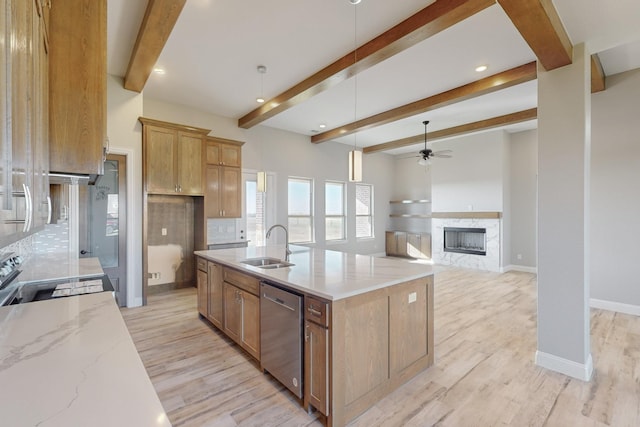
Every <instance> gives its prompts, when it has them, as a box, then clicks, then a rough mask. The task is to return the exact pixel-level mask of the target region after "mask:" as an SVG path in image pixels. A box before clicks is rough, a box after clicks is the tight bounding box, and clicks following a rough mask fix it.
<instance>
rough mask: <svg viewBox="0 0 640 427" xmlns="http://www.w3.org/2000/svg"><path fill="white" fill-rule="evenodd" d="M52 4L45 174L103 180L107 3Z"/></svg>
mask: <svg viewBox="0 0 640 427" xmlns="http://www.w3.org/2000/svg"><path fill="white" fill-rule="evenodd" d="M23 2H24V0H22V1H17V2H14V3H23ZM53 3H54V5H53V7H52V8H51V12H50V18H49V23H50V24H51V25H50V31H49V40H50V46H51V49H50V51H49V72H50V79H49V83H50V101H49V107H50V111H49V116H50V122H49V130H50V136H49V144H50V150H49V151H50V153H49V154H50V159H49V160H50V169H51V170H52V171H54V172H66V173H78V174H98V175H102V173H103V169H104V157H103V153H104V152H103V150H104V147H105V143H106V136H107V55H106V52H107V1H106V0H66V1H55V2H53Z"/></svg>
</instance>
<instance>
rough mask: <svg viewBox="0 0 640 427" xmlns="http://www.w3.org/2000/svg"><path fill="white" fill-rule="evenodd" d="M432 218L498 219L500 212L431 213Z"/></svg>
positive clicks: (500, 216) (500, 215)
mask: <svg viewBox="0 0 640 427" xmlns="http://www.w3.org/2000/svg"><path fill="white" fill-rule="evenodd" d="M431 217H432V218H462V219H464V218H473V219H500V218H502V212H432V213H431Z"/></svg>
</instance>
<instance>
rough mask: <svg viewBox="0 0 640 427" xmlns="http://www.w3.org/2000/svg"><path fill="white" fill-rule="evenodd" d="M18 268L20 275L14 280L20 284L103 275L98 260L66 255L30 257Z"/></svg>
mask: <svg viewBox="0 0 640 427" xmlns="http://www.w3.org/2000/svg"><path fill="white" fill-rule="evenodd" d="M19 268H20V270H22V273H20V275H19V276H18V278H17V279H16V280H17V281H18V282H20V283H25V282H39V281H44V280H47V281H48V280H58V279H70V278H75V277H78V278H80V277H91V276H102V275H103V274H104V272H103V270H102V266H101V265H100V261H99V260H98V258H77V257H72V256H69V255H67V254H42V255H32V256H30V257H29V258H28V259H26V260H25V262H24V263H23V264H22V265H21V266H20V267H19Z"/></svg>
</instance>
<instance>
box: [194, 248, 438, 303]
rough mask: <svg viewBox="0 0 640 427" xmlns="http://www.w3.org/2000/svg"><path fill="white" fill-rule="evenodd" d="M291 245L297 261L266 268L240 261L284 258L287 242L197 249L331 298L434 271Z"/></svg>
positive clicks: (401, 262)
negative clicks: (259, 258)
mask: <svg viewBox="0 0 640 427" xmlns="http://www.w3.org/2000/svg"><path fill="white" fill-rule="evenodd" d="M290 249H291V251H292V252H293V253H292V254H291V256H290V259H289V261H290V262H292V263H294V264H295V265H294V266H292V267H286V268H277V269H262V268H259V267H253V266H250V265H247V264H242V263H241V262H240V261H242V260H245V259H247V258H258V257H264V256H268V257H273V258H278V259H284V252H285V247H284V245H278V246H258V247H255V246H254V247H248V248H235V249H217V250H209V251H196V252H195V254H196V255H197V256H201V257H203V258H206V259H208V260H211V261H215V262H218V263H220V264H223V265H227V266H230V267H234V268H236V269H238V270H240V271H245V272H246V273H249V274H253V275H254V276H259V277H261V278H264V279H268V280H273V281H275V282H278V283H281V284H283V285H287V286H289V287H291V288H293V289H297V290H300V291H303V292H307V293H309V294H312V295H316V296H318V297H321V298H325V299H327V300H331V301H335V300H340V299H344V298H348V297H351V296H354V295H359V294H363V293H366V292H370V291H373V290H376V289H382V288H385V287H388V286H392V285H396V284H398V283H402V282H406V281H408V280H413V279H418V278H421V277H427V276H432V275H433V268H432V266H431V265H429V264H424V263H421V262H415V263H412V262H408V261H407V260H399V259H390V258H381V257H374V256H370V255H357V254H352V253H346V252H337V251H331V250H324V249H314V248H308V247H304V246H296V245H290Z"/></svg>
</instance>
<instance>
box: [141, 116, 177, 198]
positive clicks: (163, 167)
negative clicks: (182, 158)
mask: <svg viewBox="0 0 640 427" xmlns="http://www.w3.org/2000/svg"><path fill="white" fill-rule="evenodd" d="M177 137H178V136H177V133H176V132H175V131H174V130H172V129H165V128H162V127H157V126H145V127H144V140H145V161H146V172H145V173H146V177H147V192H149V193H153V194H175V193H176V190H177V188H176V168H177V163H178V160H177V158H176V154H177V153H176V150H175V145H176V141H177Z"/></svg>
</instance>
